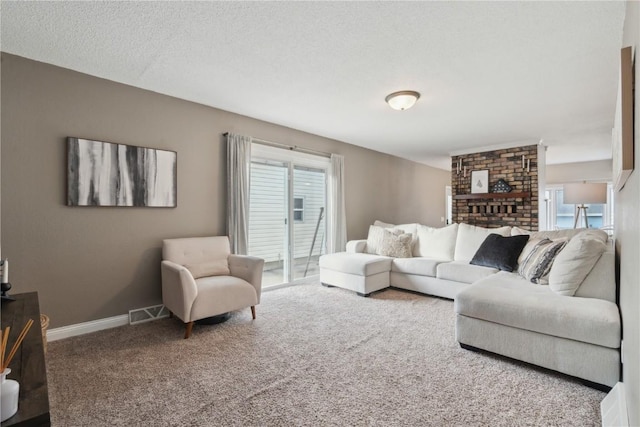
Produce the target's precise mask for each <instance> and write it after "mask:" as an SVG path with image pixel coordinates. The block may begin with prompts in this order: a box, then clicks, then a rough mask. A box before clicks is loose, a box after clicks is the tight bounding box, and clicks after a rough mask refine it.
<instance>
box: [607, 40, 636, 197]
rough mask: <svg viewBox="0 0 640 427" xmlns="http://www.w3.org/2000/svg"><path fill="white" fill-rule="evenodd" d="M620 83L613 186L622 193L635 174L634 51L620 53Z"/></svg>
mask: <svg viewBox="0 0 640 427" xmlns="http://www.w3.org/2000/svg"><path fill="white" fill-rule="evenodd" d="M619 78H620V81H619V82H618V102H617V103H616V114H615V119H614V127H613V130H612V131H611V139H612V144H613V150H612V155H613V185H614V188H615V189H616V191H620V190H621V189H622V187H624V184H625V183H626V182H627V179H628V178H629V175H631V172H633V167H634V165H633V50H632V48H631V47H625V48H623V49H622V50H621V51H620V77H619Z"/></svg>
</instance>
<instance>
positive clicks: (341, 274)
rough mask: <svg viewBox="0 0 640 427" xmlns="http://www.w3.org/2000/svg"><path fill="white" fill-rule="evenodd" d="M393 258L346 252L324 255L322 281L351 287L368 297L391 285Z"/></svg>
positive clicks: (321, 271)
mask: <svg viewBox="0 0 640 427" xmlns="http://www.w3.org/2000/svg"><path fill="white" fill-rule="evenodd" d="M392 259H393V258H390V257H385V256H380V255H371V254H362V253H345V252H340V253H335V254H328V255H323V256H321V257H320V283H322V284H323V285H324V286H337V287H339V288H344V289H349V290H351V291H355V292H357V293H358V295H360V296H365V297H366V296H369V294H371V293H372V292H375V291H379V290H380V289H384V288H388V287H389V271H390V270H391V260H392Z"/></svg>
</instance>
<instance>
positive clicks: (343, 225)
mask: <svg viewBox="0 0 640 427" xmlns="http://www.w3.org/2000/svg"><path fill="white" fill-rule="evenodd" d="M328 213H329V215H328V220H329V223H328V226H329V238H328V239H327V246H328V248H327V250H328V252H329V253H334V252H342V251H344V250H345V246H346V244H347V216H346V213H345V205H344V156H341V155H339V154H331V168H330V171H329V212H328Z"/></svg>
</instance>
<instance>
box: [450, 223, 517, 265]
mask: <svg viewBox="0 0 640 427" xmlns="http://www.w3.org/2000/svg"><path fill="white" fill-rule="evenodd" d="M491 233H495V234H499V235H501V236H505V237H506V236H509V235H511V227H500V228H483V227H477V226H475V225H469V224H458V235H457V236H456V250H455V252H454V254H453V259H454V261H465V262H469V261H471V258H473V256H474V255H475V254H476V252H477V251H478V248H479V247H480V245H481V244H482V242H484V239H486V238H487V236H488V235H489V234H491Z"/></svg>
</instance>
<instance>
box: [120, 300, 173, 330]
mask: <svg viewBox="0 0 640 427" xmlns="http://www.w3.org/2000/svg"><path fill="white" fill-rule="evenodd" d="M164 317H169V310H167V307H165V306H164V305H162V304H160V305H154V306H151V307H145V308H136V309H135V310H129V324H130V325H137V324H139V323H144V322H150V321H152V320H157V319H162V318H164Z"/></svg>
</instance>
